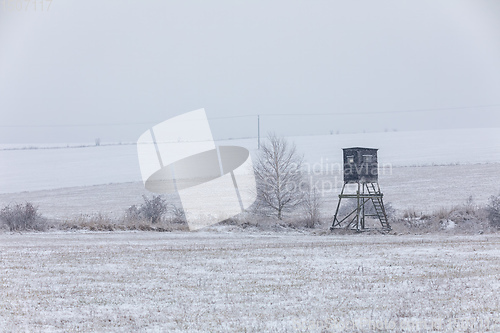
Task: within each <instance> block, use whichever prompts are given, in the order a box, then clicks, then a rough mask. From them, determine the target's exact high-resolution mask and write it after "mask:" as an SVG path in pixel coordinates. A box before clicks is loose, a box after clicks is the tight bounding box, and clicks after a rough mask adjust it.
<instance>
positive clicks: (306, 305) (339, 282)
mask: <svg viewBox="0 0 500 333" xmlns="http://www.w3.org/2000/svg"><path fill="white" fill-rule="evenodd" d="M499 246H500V236H498V235H487V236H486V235H482V236H477V235H476V236H437V235H429V236H404V237H403V236H381V235H379V236H374V235H366V234H364V235H356V236H340V235H327V236H311V235H302V234H291V233H288V234H270V235H263V234H252V233H244V234H243V233H231V234H226V233H223V232H221V233H213V232H212V233H205V232H195V233H150V232H137V233H134V232H114V233H43V234H24V235H19V234H18V235H11V234H9V235H7V234H3V235H0V271H1V272H2V274H1V275H0V331H2V332H19V331H26V332H36V331H44V332H49V331H57V332H90V331H93V332H96V331H97V332H375V331H377V332H378V331H380V332H403V331H404V332H498V331H499V330H500V326H499V324H500V316H499V313H500V278H499V277H500V252H499V251H498V249H499Z"/></svg>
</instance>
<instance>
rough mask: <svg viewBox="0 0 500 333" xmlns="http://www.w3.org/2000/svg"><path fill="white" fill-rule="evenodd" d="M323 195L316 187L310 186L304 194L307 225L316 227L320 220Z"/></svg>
mask: <svg viewBox="0 0 500 333" xmlns="http://www.w3.org/2000/svg"><path fill="white" fill-rule="evenodd" d="M321 204H322V202H321V196H320V193H319V191H318V189H317V188H316V187H313V188H310V189H309V191H307V193H306V194H305V196H304V203H303V210H304V214H305V215H306V227H307V228H314V227H315V225H316V224H317V223H319V222H320V218H321V214H320V210H321Z"/></svg>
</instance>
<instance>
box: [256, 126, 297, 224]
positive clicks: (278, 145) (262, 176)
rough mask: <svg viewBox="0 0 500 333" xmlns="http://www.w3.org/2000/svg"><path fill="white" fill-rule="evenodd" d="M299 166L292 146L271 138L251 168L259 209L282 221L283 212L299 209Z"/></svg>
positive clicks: (276, 137) (280, 138)
mask: <svg viewBox="0 0 500 333" xmlns="http://www.w3.org/2000/svg"><path fill="white" fill-rule="evenodd" d="M301 166H302V156H299V155H298V153H297V150H296V147H295V145H294V144H289V143H288V142H287V140H286V139H285V138H282V137H278V136H276V135H275V134H270V135H269V136H268V138H267V141H266V142H264V144H263V145H262V147H261V150H260V155H259V158H258V160H257V163H256V164H255V167H254V172H255V178H256V181H257V204H258V207H259V208H264V209H269V210H271V211H272V212H273V213H274V214H276V216H277V217H278V219H280V220H281V219H282V218H283V213H284V212H286V211H290V210H292V209H294V208H296V207H297V206H298V205H300V204H301V203H302V201H303V198H304V191H302V187H303V186H302V185H303V177H302V173H301Z"/></svg>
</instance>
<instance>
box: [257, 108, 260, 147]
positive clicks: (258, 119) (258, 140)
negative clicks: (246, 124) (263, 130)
mask: <svg viewBox="0 0 500 333" xmlns="http://www.w3.org/2000/svg"><path fill="white" fill-rule="evenodd" d="M257 148H258V149H260V114H258V115H257Z"/></svg>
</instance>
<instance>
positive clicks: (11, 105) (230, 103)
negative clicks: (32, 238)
mask: <svg viewBox="0 0 500 333" xmlns="http://www.w3.org/2000/svg"><path fill="white" fill-rule="evenodd" d="M40 1H41V0H39V1H38V5H37V8H36V11H35V8H34V6H33V5H30V7H29V8H28V9H27V11H26V10H25V8H26V4H27V1H23V3H24V5H23V6H24V7H23V9H22V11H19V12H18V11H16V10H15V9H14V10H12V9H10V10H9V8H1V9H0V116H1V119H0V143H24V142H33V143H37V142H64V143H69V142H93V140H94V138H96V137H100V138H101V139H102V140H103V141H131V142H133V141H135V140H137V138H138V137H139V135H140V134H141V133H142V132H144V131H145V130H146V129H147V128H148V127H150V126H151V125H154V124H155V123H158V122H161V121H163V120H166V119H168V118H170V117H173V116H175V115H179V114H181V113H184V112H188V111H192V110H195V109H198V108H202V107H204V108H205V109H206V112H207V115H208V117H209V118H211V123H212V131H213V134H214V137H215V138H216V139H220V138H227V137H247V136H255V135H256V130H257V119H256V117H255V116H251V117H241V118H229V119H220V117H229V116H244V115H256V114H260V115H261V125H262V131H263V132H267V131H271V130H274V131H276V132H278V133H279V134H285V135H304V134H327V133H329V131H335V132H336V131H340V132H362V131H384V130H394V129H397V130H399V131H403V130H423V129H437V128H464V127H499V128H500V1H497V0H491V1H481V0H471V1H460V0H449V1H436V0H430V1H424V0H418V1H396V0H395V1H373V0H370V1H347V0H346V1H326V0H322V1H319V0H308V1H295V0H286V1H256V0H252V1H235V0H228V1H217V0H213V1H204V0H203V1H201V0H200V1H186V0H182V1H124V0H120V1H112V0H106V1H102V0H101V1H97V0H85V1H76V0H73V1H72V0H64V1H63V0H52V2H51V3H50V9H49V10H48V11H47V6H48V4H49V2H48V1H45V2H44V5H45V6H44V8H43V11H42V9H41V5H40ZM31 4H32V2H31ZM413 110H424V111H413ZM425 110H427V111H425ZM388 111H391V112H392V111H409V112H399V113H398V112H395V113H380V112H388ZM325 113H330V114H335V113H337V115H330V116H321V115H319V116H312V115H311V116H287V117H284V116H282V117H279V116H275V115H274V114H302V115H303V114H325ZM338 113H340V114H338ZM370 113H371V114H370ZM217 118H219V119H217Z"/></svg>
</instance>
